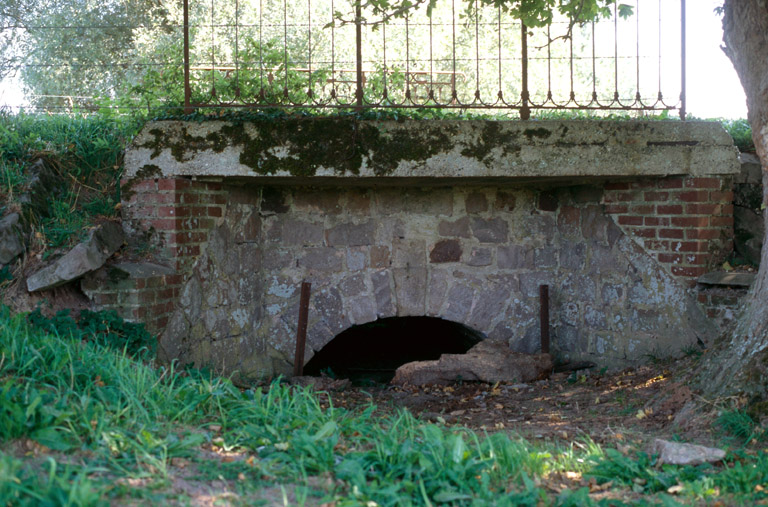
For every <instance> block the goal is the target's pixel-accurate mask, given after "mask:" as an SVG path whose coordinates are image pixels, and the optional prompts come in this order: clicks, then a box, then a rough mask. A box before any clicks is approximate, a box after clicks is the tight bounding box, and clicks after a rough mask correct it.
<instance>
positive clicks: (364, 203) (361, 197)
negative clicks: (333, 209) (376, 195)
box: [344, 188, 371, 215]
mask: <svg viewBox="0 0 768 507" xmlns="http://www.w3.org/2000/svg"><path fill="white" fill-rule="evenodd" d="M344 211H346V212H347V213H355V214H361V215H368V214H369V213H370V212H371V193H370V191H369V190H367V189H356V188H355V189H351V190H348V191H347V193H346V201H345V204H344Z"/></svg>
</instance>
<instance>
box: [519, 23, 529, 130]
mask: <svg viewBox="0 0 768 507" xmlns="http://www.w3.org/2000/svg"><path fill="white" fill-rule="evenodd" d="M520 28H521V30H520V34H521V43H522V44H521V46H522V53H523V54H522V59H523V76H522V77H523V92H522V93H521V94H520V98H521V99H522V100H523V103H522V105H521V106H520V119H521V120H528V119H530V118H531V108H530V106H529V105H528V99H529V98H530V97H529V95H528V27H527V26H525V23H520Z"/></svg>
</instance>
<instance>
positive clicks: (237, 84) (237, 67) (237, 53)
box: [235, 0, 240, 98]
mask: <svg viewBox="0 0 768 507" xmlns="http://www.w3.org/2000/svg"><path fill="white" fill-rule="evenodd" d="M239 47H240V0H235V98H239V97H240V48H239Z"/></svg>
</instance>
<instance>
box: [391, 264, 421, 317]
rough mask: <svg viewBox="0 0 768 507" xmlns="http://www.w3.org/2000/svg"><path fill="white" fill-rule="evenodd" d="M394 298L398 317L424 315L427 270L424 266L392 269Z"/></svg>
mask: <svg viewBox="0 0 768 507" xmlns="http://www.w3.org/2000/svg"><path fill="white" fill-rule="evenodd" d="M393 274H394V278H395V300H396V307H397V315H398V316H399V317H409V316H421V315H424V311H425V306H426V291H425V290H424V288H425V287H426V284H427V270H426V269H424V268H417V269H408V268H396V269H394V270H393Z"/></svg>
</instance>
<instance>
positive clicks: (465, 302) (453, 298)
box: [442, 284, 475, 322]
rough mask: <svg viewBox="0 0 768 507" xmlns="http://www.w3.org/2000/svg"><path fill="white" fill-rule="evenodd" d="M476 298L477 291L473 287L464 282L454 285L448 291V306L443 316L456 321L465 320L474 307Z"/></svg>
mask: <svg viewBox="0 0 768 507" xmlns="http://www.w3.org/2000/svg"><path fill="white" fill-rule="evenodd" d="M474 298H475V291H474V290H472V288H471V287H467V286H466V285H464V284H456V285H454V286H453V287H451V289H450V291H449V292H448V306H447V308H446V309H445V312H444V313H443V315H442V316H443V317H444V318H446V319H448V320H453V321H455V322H464V320H465V319H466V317H467V315H469V311H470V310H471V309H472V301H473V300H474Z"/></svg>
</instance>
